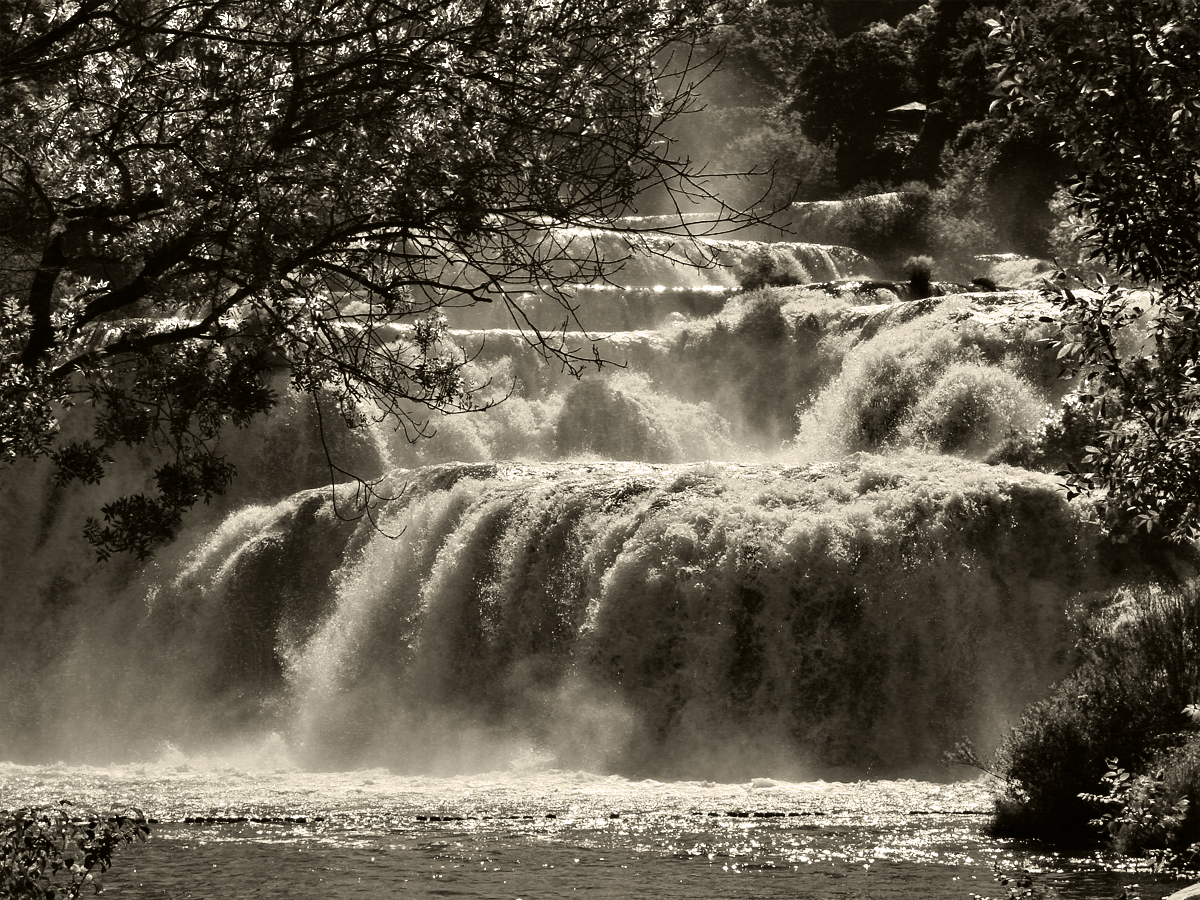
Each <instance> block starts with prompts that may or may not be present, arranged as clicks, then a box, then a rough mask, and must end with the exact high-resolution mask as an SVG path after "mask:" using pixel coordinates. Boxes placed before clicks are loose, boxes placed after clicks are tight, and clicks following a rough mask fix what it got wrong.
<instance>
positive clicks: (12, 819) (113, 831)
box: [0, 800, 150, 900]
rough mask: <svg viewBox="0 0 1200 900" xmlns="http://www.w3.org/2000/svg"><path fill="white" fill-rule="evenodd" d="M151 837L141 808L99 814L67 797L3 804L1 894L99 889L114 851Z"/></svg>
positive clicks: (34, 896)
mask: <svg viewBox="0 0 1200 900" xmlns="http://www.w3.org/2000/svg"><path fill="white" fill-rule="evenodd" d="M149 837H150V826H149V824H148V823H147V821H146V816H145V815H144V814H143V813H142V811H141V810H140V809H128V810H124V811H122V812H119V813H116V814H115V815H109V816H100V815H98V814H96V813H89V812H83V813H79V812H76V811H74V810H72V809H70V804H69V803H68V802H67V801H65V800H64V801H62V802H61V803H60V804H59V806H58V807H57V808H52V809H31V808H30V809H18V810H12V811H4V810H0V897H4V898H12V900H72V898H76V897H79V896H80V895H81V894H83V892H84V891H85V890H87V891H89V892H94V893H97V894H98V893H100V892H101V890H102V885H101V878H102V876H103V874H104V873H105V872H107V871H108V870H109V868H110V867H111V866H112V858H113V853H114V852H115V851H117V850H118V849H120V848H121V847H122V846H124V845H125V844H132V843H134V842H135V841H145V840H147V839H148V838H149Z"/></svg>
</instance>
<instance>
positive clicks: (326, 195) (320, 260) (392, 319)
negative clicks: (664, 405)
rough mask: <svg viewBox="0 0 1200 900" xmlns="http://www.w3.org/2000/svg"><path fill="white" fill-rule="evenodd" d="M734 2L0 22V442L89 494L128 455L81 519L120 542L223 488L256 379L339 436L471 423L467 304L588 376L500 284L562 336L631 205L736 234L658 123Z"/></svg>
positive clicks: (397, 6)
mask: <svg viewBox="0 0 1200 900" xmlns="http://www.w3.org/2000/svg"><path fill="white" fill-rule="evenodd" d="M739 3H740V0H632V2H630V0H539V2H535V3H527V2H517V0H449V2H447V0H372V2H368V3H361V2H349V0H332V2H325V0H296V2H291V3H284V4H280V3H277V2H274V0H270V2H268V0H203V2H199V3H176V2H173V0H91V2H87V3H82V4H80V3H75V2H67V0H43V2H36V3H29V4H20V5H18V6H15V7H14V6H11V5H10V6H7V7H4V8H3V10H2V11H0V14H2V15H3V16H4V17H5V18H6V21H4V22H2V23H0V108H2V109H3V113H2V114H0V223H5V224H3V225H0V258H2V259H3V262H0V457H2V458H3V459H4V460H6V461H12V460H15V459H18V458H29V457H33V458H37V457H50V458H52V459H54V460H55V461H56V462H57V464H58V466H59V472H60V476H61V478H62V479H64V480H70V479H73V478H77V477H78V478H83V479H84V480H85V481H95V480H99V479H100V478H101V477H102V476H103V474H104V473H105V471H106V466H107V465H108V464H109V460H110V459H111V456H110V451H111V450H112V449H113V448H114V447H115V446H117V445H118V444H127V445H130V446H135V447H153V448H156V449H157V451H158V452H160V453H161V454H163V455H165V457H166V459H167V461H166V462H165V463H164V465H163V466H161V467H160V468H159V469H158V470H157V471H156V473H155V481H156V483H157V488H156V490H154V491H151V492H149V493H147V494H145V495H136V496H130V497H125V498H122V499H121V500H119V501H117V502H115V503H114V504H111V505H110V506H109V507H107V508H105V510H104V511H103V512H104V522H103V523H101V522H99V521H93V522H92V523H91V524H89V526H88V532H87V533H88V537H89V538H90V539H91V540H92V541H93V542H94V543H95V544H96V546H97V549H98V551H99V552H100V554H101V556H105V555H107V554H109V553H112V552H116V551H124V550H129V551H132V552H134V553H136V554H137V555H138V556H139V557H144V556H146V555H148V554H149V553H150V552H152V550H153V548H154V547H155V546H156V545H158V544H159V543H161V542H162V541H164V540H169V539H170V538H171V537H172V536H173V535H174V534H175V533H176V532H177V530H178V528H179V525H180V522H181V517H182V515H183V513H184V512H185V511H186V510H187V509H188V508H189V507H191V506H192V505H193V504H195V503H196V502H199V501H201V500H206V499H208V498H210V497H211V496H213V495H214V494H218V493H220V492H222V491H223V490H225V488H226V487H227V485H228V484H229V482H230V479H232V477H233V474H234V469H233V464H232V463H231V462H229V461H228V460H226V459H225V458H224V457H223V455H222V453H221V450H220V436H221V433H222V431H223V429H224V428H225V427H226V426H227V424H232V425H234V426H241V425H244V424H246V423H247V422H249V421H250V420H252V419H254V418H255V417H257V416H261V415H263V414H265V413H266V412H267V411H269V410H270V409H271V407H272V406H273V404H274V403H275V399H276V398H275V396H274V394H273V393H272V391H271V390H270V388H269V386H268V384H269V381H270V378H271V376H272V375H273V374H274V373H277V372H281V371H286V372H289V373H290V377H291V382H292V386H293V387H294V388H295V389H297V390H299V391H302V392H306V393H312V392H315V391H319V392H322V393H323V394H324V395H325V396H327V397H330V398H332V400H333V402H335V403H336V404H337V406H338V408H339V410H340V411H342V412H343V414H344V415H343V418H345V419H346V420H347V421H350V422H354V421H366V420H368V419H371V418H380V417H382V418H392V419H398V420H399V423H400V424H401V425H402V426H403V427H406V429H407V426H408V423H409V420H410V419H411V417H412V413H411V410H412V409H413V408H414V406H413V404H414V403H415V404H416V405H417V406H418V407H424V408H426V409H429V410H451V411H460V410H461V411H466V410H472V409H475V408H477V406H478V403H477V402H476V400H475V398H474V397H473V395H472V391H471V390H470V389H469V387H468V386H467V385H465V384H464V381H463V379H462V378H461V377H460V374H459V373H460V372H461V369H462V366H463V365H464V363H465V361H466V360H467V358H468V355H469V354H468V353H467V352H466V351H465V350H464V349H463V348H461V347H456V346H455V345H454V342H453V340H451V337H450V335H449V333H448V331H447V329H446V327H445V320H444V318H443V317H442V315H441V309H442V308H444V307H453V306H464V305H470V304H474V303H499V304H504V305H505V306H506V307H507V308H508V309H509V310H510V311H511V313H512V317H513V320H514V324H515V325H516V327H517V328H519V329H521V330H522V332H523V333H524V334H525V335H526V337H527V339H528V343H529V344H530V345H531V347H532V348H533V349H534V350H535V351H536V352H538V353H541V354H543V355H545V356H547V357H549V358H551V359H553V360H555V361H557V362H559V363H560V364H561V365H562V366H564V367H566V368H567V369H569V370H571V371H579V370H580V369H581V368H582V367H584V366H587V365H590V364H592V363H593V362H594V361H595V359H596V358H597V352H596V350H595V348H594V347H593V346H592V341H590V340H588V339H584V340H581V341H578V342H567V341H562V340H557V339H555V336H553V335H546V334H544V333H542V332H541V331H540V330H539V328H538V327H537V326H536V325H535V324H534V323H533V322H532V321H531V320H530V318H529V317H528V316H526V315H525V313H524V311H523V310H522V308H521V303H522V300H521V298H522V296H523V295H524V294H526V293H528V292H537V293H541V294H548V295H550V296H552V297H555V298H557V299H558V300H559V301H560V302H561V303H562V305H563V307H564V311H565V314H566V316H567V318H568V320H570V321H571V322H574V323H576V324H578V317H577V309H576V307H575V305H574V304H573V303H572V301H571V299H570V298H571V294H570V288H571V286H572V285H575V284H578V283H581V282H594V281H604V280H605V279H607V278H609V277H611V275H612V274H613V272H614V271H615V270H616V269H618V268H619V267H620V265H621V264H622V262H623V261H624V259H625V258H626V257H627V255H628V254H622V253H617V254H615V255H614V254H613V252H612V251H611V247H612V246H614V237H615V239H616V240H615V246H618V247H625V248H627V249H628V250H629V252H630V253H633V252H639V253H640V252H649V253H662V252H668V251H665V250H663V249H662V248H661V247H659V246H658V245H657V244H654V243H646V242H644V241H643V242H641V243H638V240H639V237H638V235H637V233H636V229H635V228H626V227H625V226H623V225H622V224H621V219H622V217H623V216H626V215H628V214H629V213H631V212H634V211H635V210H636V206H635V204H636V203H637V202H638V200H639V198H641V197H646V196H648V195H653V196H654V197H655V202H656V203H658V204H659V206H664V205H665V207H666V208H665V209H663V210H662V211H664V212H665V211H679V210H682V209H684V208H687V209H691V208H693V207H694V204H696V203H701V202H703V203H705V204H706V208H708V209H711V210H714V212H713V213H712V215H711V216H710V217H707V218H704V217H702V219H701V221H699V222H695V221H693V220H689V221H690V222H692V225H691V227H692V228H694V229H697V230H698V231H701V232H702V231H703V230H704V229H705V228H706V227H707V226H712V227H725V226H728V225H729V223H730V222H731V221H750V220H754V219H755V218H756V217H755V216H754V215H753V214H746V213H742V212H740V211H737V210H733V209H730V208H728V207H727V206H724V205H723V204H722V203H721V202H720V201H719V199H718V198H717V197H716V195H715V194H714V193H713V191H712V189H711V184H710V182H708V181H706V180H705V179H704V178H702V177H701V176H700V174H699V173H698V172H697V170H696V169H695V168H694V167H693V165H692V163H691V161H690V160H689V159H687V158H686V157H680V156H677V155H676V154H675V150H674V145H673V143H672V142H671V141H670V140H669V139H668V137H667V135H668V134H669V131H667V130H665V129H667V127H668V126H669V124H670V123H671V122H672V121H674V120H676V119H678V118H679V117H680V116H682V115H685V114H687V113H688V112H689V111H690V110H691V108H692V103H693V94H694V89H695V86H696V84H698V83H700V82H701V81H702V80H703V78H704V77H705V76H706V74H707V73H708V72H709V71H711V68H712V66H713V65H714V64H715V63H716V62H717V60H716V58H715V56H714V53H713V51H712V50H711V49H710V48H711V47H713V46H715V44H714V43H713V42H712V41H711V40H710V38H711V35H712V34H713V32H714V30H715V29H717V28H718V27H719V26H721V25H722V24H723V23H727V22H729V21H731V20H732V18H733V17H734V16H736V14H737V13H738V6H739ZM680 240H681V241H684V242H686V241H687V237H686V236H684V237H682V238H680ZM622 241H623V242H624V243H622ZM697 246H702V245H699V244H698V245H697ZM710 261H711V260H710ZM84 404H86V406H87V407H91V409H90V410H87V409H84V408H81V407H83V405H84ZM89 416H90V418H91V422H92V424H91V425H90V426H89V431H90V433H87V434H85V435H82V436H76V435H73V436H72V438H71V440H70V441H66V442H64V441H63V440H62V439H61V438H60V437H59V433H60V431H61V430H62V429H63V428H64V426H65V424H66V422H67V421H68V420H69V419H72V418H74V419H76V420H81V421H82V420H84V419H87V418H88V417H89ZM414 424H416V427H415V429H413V431H412V433H415V434H421V433H423V431H424V429H423V428H422V427H421V426H420V424H419V423H414Z"/></svg>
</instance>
